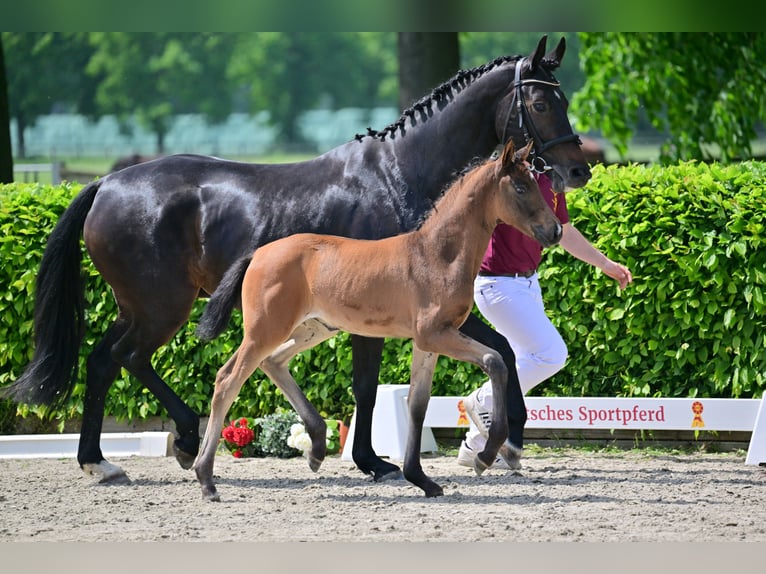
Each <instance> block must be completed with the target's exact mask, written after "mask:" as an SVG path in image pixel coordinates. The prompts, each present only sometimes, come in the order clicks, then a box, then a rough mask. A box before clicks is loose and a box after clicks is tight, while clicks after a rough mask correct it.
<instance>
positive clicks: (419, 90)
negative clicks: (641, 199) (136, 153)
mask: <svg viewBox="0 0 766 574" xmlns="http://www.w3.org/2000/svg"><path fill="white" fill-rule="evenodd" d="M562 35H563V36H565V37H566V40H567V56H566V57H565V58H564V62H563V63H562V66H561V68H560V70H559V71H558V73H557V77H558V79H559V80H560V81H561V83H562V88H563V90H564V92H565V93H566V94H567V95H568V96H569V98H570V100H571V102H572V106H571V109H570V114H571V117H572V119H573V123H575V125H576V127H577V128H578V129H579V130H581V131H584V132H585V133H590V134H594V135H596V136H597V137H600V138H602V139H603V141H605V142H608V143H609V145H611V146H613V147H614V149H615V150H616V152H617V153H618V154H619V156H620V158H622V159H626V158H628V149H629V146H630V144H631V141H632V140H633V139H634V138H635V137H637V136H648V137H653V138H654V139H655V140H656V142H657V144H656V145H657V147H658V148H660V150H661V154H660V159H661V160H663V161H673V160H676V159H689V158H695V159H708V158H710V157H719V158H721V159H723V160H725V161H728V160H732V159H735V158H744V157H749V156H751V155H752V142H753V141H754V140H755V139H756V138H757V137H758V135H759V130H760V129H761V128H762V126H763V118H764V116H765V115H766V104H765V102H766V67H764V66H763V65H762V62H763V61H764V59H765V58H764V57H765V56H766V36H764V35H762V34H757V33H656V34H655V33H651V34H646V33H644V34H629V33H582V34H576V33H556V32H554V33H549V48H551V47H553V46H555V44H556V43H557V42H558V40H559V38H560V37H561V36H562ZM540 36H541V33H536V32H514V33H484V32H461V33H398V34H397V33H394V32H357V33H341V32H337V33H329V32H327V33H298V32H254V33H175V32H173V33H170V32H168V33H129V32H89V33H84V32H80V33H56V32H27V33H19V32H3V33H2V36H1V37H0V38H1V40H2V48H3V52H2V54H3V55H4V60H5V61H4V67H3V69H4V72H5V76H4V78H3V79H4V80H5V83H6V84H7V97H8V98H7V99H8V101H7V104H5V105H3V102H2V99H1V98H2V90H0V107H2V108H3V110H4V111H6V110H7V114H8V119H10V120H11V121H12V122H13V125H14V126H15V131H14V134H13V136H14V138H13V139H14V140H15V142H16V143H15V149H13V151H12V154H13V156H14V157H16V158H25V157H26V156H27V150H26V147H27V146H26V141H25V137H26V134H27V133H28V129H29V128H30V127H32V126H34V125H35V124H36V122H37V121H38V119H39V118H40V117H41V116H48V115H50V114H61V113H75V114H80V115H82V116H83V117H85V118H87V119H88V120H89V121H92V122H95V121H96V120H98V119H99V118H101V117H104V116H113V117H115V118H117V120H118V121H119V124H120V126H121V129H122V130H123V131H125V132H127V131H129V130H131V129H133V130H135V129H136V126H140V127H141V128H143V129H145V130H147V131H149V132H150V133H151V134H153V138H154V142H155V143H154V153H158V154H161V153H164V152H165V148H166V136H167V134H168V130H169V128H170V126H171V123H172V121H173V119H174V118H176V117H178V116H179V115H180V114H198V115H200V116H201V117H202V118H203V119H204V121H205V122H207V123H208V124H209V125H218V124H221V123H222V122H224V121H225V120H226V119H227V118H230V117H231V115H232V114H245V115H253V114H258V113H264V112H265V116H264V117H267V118H268V119H267V121H268V125H269V126H270V127H271V128H272V129H273V131H274V138H273V141H274V145H275V146H279V147H281V148H283V149H291V150H296V151H303V152H305V153H312V152H315V151H317V150H316V149H312V148H311V147H310V146H307V145H306V141H305V132H304V130H302V129H301V128H300V121H301V117H302V116H303V115H304V114H306V113H307V112H309V111H311V110H316V109H323V110H340V109H344V108H360V109H362V108H364V109H371V108H380V107H384V108H390V109H393V110H394V111H396V110H401V109H402V108H404V107H406V106H408V105H409V104H411V103H412V102H413V101H415V100H417V99H419V98H420V97H422V96H423V95H425V94H426V93H428V92H429V91H430V89H431V88H433V87H435V86H436V85H437V84H438V83H439V82H441V81H443V80H446V79H448V78H449V77H450V76H451V75H452V74H454V73H455V72H457V71H458V69H460V68H470V67H475V66H478V65H481V64H483V63H486V62H488V61H490V60H492V59H494V58H495V57H497V56H503V55H513V54H523V55H526V54H528V53H530V52H531V51H532V50H533V49H534V47H535V45H536V43H537V41H538V40H539V38H540ZM0 87H2V82H0ZM238 117H239V116H238ZM5 123H6V124H7V123H8V122H7V121H6V122H5ZM366 127H367V125H358V126H356V128H355V129H356V130H357V132H362V131H364V129H365V128H366ZM372 127H374V128H376V129H380V128H382V127H384V126H382V125H373V126H372ZM3 131H4V130H3ZM353 136H354V133H348V134H347V135H346V138H347V139H351V138H352V137H353ZM187 151H192V152H193V151H195V150H194V149H189V150H187ZM0 155H3V148H2V138H0ZM5 155H6V156H7V151H6V152H5ZM0 163H4V164H7V163H8V162H7V161H3V162H0Z"/></svg>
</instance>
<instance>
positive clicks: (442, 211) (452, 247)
mask: <svg viewBox="0 0 766 574" xmlns="http://www.w3.org/2000/svg"><path fill="white" fill-rule="evenodd" d="M494 172H495V169H494V166H492V165H486V166H484V168H480V169H479V170H475V171H473V172H471V173H469V174H467V175H465V176H463V177H462V178H461V179H460V180H458V181H457V182H456V183H454V184H453V185H452V186H451V187H450V188H449V189H448V190H447V192H446V193H445V194H444V196H443V197H442V199H441V200H440V201H438V202H437V204H436V206H435V207H434V209H433V211H432V212H431V214H430V215H429V217H428V219H426V221H425V223H424V224H423V226H422V227H421V228H420V229H419V230H418V231H417V232H415V233H416V234H417V236H418V240H419V241H420V242H421V243H422V245H423V248H424V250H425V252H426V253H427V256H428V257H430V258H433V259H432V260H431V261H429V262H428V264H429V265H434V264H436V263H438V264H441V265H443V266H445V267H446V266H449V267H454V266H455V265H459V266H461V267H460V270H462V271H465V272H467V273H468V274H470V275H471V277H473V276H474V275H476V273H477V272H478V271H479V266H480V265H481V260H482V258H483V257H484V252H485V251H486V249H487V245H488V244H489V240H490V237H491V236H492V231H493V230H494V229H495V225H496V223H497V214H495V213H494V210H493V209H492V206H493V205H494V195H495V192H496V189H497V185H498V183H497V180H496V178H495V177H494ZM456 269H457V268H456Z"/></svg>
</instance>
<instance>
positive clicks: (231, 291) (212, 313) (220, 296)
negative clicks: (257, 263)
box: [196, 253, 253, 341]
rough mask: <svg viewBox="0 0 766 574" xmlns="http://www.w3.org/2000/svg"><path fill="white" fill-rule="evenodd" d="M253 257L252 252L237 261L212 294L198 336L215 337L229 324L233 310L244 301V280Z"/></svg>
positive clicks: (198, 327) (203, 338)
mask: <svg viewBox="0 0 766 574" xmlns="http://www.w3.org/2000/svg"><path fill="white" fill-rule="evenodd" d="M252 258H253V255H252V253H251V254H250V255H247V256H246V257H242V258H241V259H238V260H237V261H235V262H234V264H233V265H232V266H231V267H229V269H228V270H227V271H226V273H225V274H224V276H223V279H221V283H220V284H219V285H218V287H216V289H215V291H213V294H212V295H211V296H210V300H209V301H208V302H207V305H205V310H204V311H203V312H202V317H200V320H199V323H198V324H197V329H196V333H197V336H198V337H199V338H200V339H202V340H203V341H210V340H211V339H215V338H216V337H217V336H218V335H220V334H221V333H222V332H223V331H224V330H225V329H226V327H227V326H228V324H229V319H230V318H231V312H232V311H233V310H234V307H236V306H237V305H239V304H240V303H241V301H242V281H243V280H244V278H245V272H246V271H247V266H248V265H250V260H251V259H252Z"/></svg>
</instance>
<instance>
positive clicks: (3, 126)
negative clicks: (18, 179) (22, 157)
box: [0, 36, 13, 183]
mask: <svg viewBox="0 0 766 574" xmlns="http://www.w3.org/2000/svg"><path fill="white" fill-rule="evenodd" d="M12 181H13V150H12V149H11V119H10V117H9V115H8V82H7V80H6V75H5V56H4V54H3V38H2V36H0V183H11V182H12Z"/></svg>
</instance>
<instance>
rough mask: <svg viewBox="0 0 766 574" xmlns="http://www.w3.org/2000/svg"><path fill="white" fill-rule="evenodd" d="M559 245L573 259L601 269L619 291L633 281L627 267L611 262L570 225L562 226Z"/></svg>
mask: <svg viewBox="0 0 766 574" xmlns="http://www.w3.org/2000/svg"><path fill="white" fill-rule="evenodd" d="M559 243H560V245H561V247H563V248H564V250H565V251H566V252H567V253H569V254H570V255H572V256H573V257H577V259H580V260H581V261H585V263H588V264H590V265H593V266H594V267H597V268H599V269H601V271H603V272H604V274H605V275H607V276H609V277H611V278H612V279H614V280H615V281H617V283H619V285H620V289H625V287H626V286H627V285H628V283H630V282H631V281H633V275H631V273H630V270H629V269H628V268H627V267H625V266H624V265H621V264H620V263H616V262H614V261H612V260H611V259H609V258H608V257H607V256H606V255H604V254H603V253H601V251H599V250H598V249H596V248H595V247H594V246H593V245H592V244H591V243H590V241H588V240H587V239H585V237H584V236H583V234H582V233H580V231H579V230H578V229H577V228H576V227H574V226H573V225H572V224H571V223H565V224H564V225H563V232H562V235H561V241H560V242H559Z"/></svg>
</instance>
